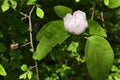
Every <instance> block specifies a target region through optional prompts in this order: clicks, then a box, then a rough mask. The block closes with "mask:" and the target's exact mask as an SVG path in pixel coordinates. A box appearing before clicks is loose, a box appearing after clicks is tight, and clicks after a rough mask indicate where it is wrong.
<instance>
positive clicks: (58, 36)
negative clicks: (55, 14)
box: [33, 20, 69, 60]
mask: <svg viewBox="0 0 120 80" xmlns="http://www.w3.org/2000/svg"><path fill="white" fill-rule="evenodd" d="M39 35H40V37H37V39H38V41H40V42H39V44H38V45H37V49H36V52H35V54H34V55H33V58H34V59H35V60H36V59H37V60H41V59H43V58H44V57H45V56H46V55H47V54H48V53H49V52H50V51H51V50H52V48H53V47H54V46H55V45H57V44H61V43H62V42H63V41H64V40H65V39H67V38H68V37H69V35H68V33H67V31H66V30H65V28H64V25H63V21H62V20H57V21H53V22H50V23H47V24H45V26H43V27H42V29H41V30H40V31H39V32H38V34H37V36H39Z"/></svg>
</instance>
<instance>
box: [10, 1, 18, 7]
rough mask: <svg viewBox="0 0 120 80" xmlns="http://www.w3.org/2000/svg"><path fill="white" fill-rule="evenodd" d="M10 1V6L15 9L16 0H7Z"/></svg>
mask: <svg viewBox="0 0 120 80" xmlns="http://www.w3.org/2000/svg"><path fill="white" fill-rule="evenodd" d="M9 1H10V2H11V5H12V8H13V9H15V8H16V7H17V2H16V1H15V0H9Z"/></svg>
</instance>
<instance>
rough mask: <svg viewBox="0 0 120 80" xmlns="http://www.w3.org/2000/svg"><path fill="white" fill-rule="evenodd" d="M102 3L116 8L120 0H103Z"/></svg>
mask: <svg viewBox="0 0 120 80" xmlns="http://www.w3.org/2000/svg"><path fill="white" fill-rule="evenodd" d="M104 4H105V5H106V6H108V7H109V8H117V7H119V6H120V0H104Z"/></svg>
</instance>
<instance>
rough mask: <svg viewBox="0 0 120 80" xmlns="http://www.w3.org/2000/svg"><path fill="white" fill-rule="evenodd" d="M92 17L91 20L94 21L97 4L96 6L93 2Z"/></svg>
mask: <svg viewBox="0 0 120 80" xmlns="http://www.w3.org/2000/svg"><path fill="white" fill-rule="evenodd" d="M92 6H93V7H92V16H91V20H93V18H94V15H95V4H94V2H92Z"/></svg>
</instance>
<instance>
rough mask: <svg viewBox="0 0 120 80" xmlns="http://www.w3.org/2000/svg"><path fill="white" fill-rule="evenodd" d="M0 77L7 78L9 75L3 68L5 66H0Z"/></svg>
mask: <svg viewBox="0 0 120 80" xmlns="http://www.w3.org/2000/svg"><path fill="white" fill-rule="evenodd" d="M0 75H2V76H6V75H7V73H6V71H5V69H4V68H3V66H2V65H1V64H0Z"/></svg>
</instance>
